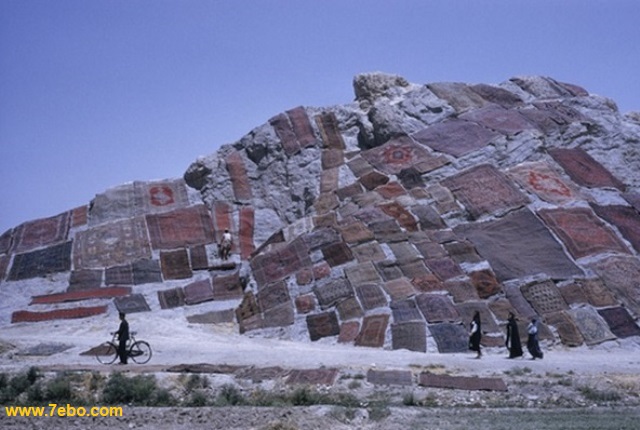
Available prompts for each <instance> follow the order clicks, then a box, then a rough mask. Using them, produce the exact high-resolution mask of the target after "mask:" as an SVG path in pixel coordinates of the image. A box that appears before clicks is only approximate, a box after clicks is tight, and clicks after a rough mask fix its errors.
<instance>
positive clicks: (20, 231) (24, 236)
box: [12, 212, 69, 254]
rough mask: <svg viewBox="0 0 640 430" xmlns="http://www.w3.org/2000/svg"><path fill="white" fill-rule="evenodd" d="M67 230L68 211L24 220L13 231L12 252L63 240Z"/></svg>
mask: <svg viewBox="0 0 640 430" xmlns="http://www.w3.org/2000/svg"><path fill="white" fill-rule="evenodd" d="M68 232H69V212H64V213H61V214H60V215H57V216H53V217H49V218H44V219H39V220H35V221H29V222H26V223H24V224H22V225H20V226H19V227H18V228H16V230H15V232H14V235H13V241H14V243H13V250H12V252H14V253H16V254H17V253H22V252H25V251H30V250H32V249H35V248H42V247H45V246H49V245H55V244H58V243H61V242H64V241H65V240H66V239H67V233H68Z"/></svg>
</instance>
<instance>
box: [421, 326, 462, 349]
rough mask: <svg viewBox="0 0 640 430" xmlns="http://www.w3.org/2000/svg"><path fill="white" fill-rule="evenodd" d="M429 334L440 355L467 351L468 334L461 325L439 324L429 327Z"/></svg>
mask: <svg viewBox="0 0 640 430" xmlns="http://www.w3.org/2000/svg"><path fill="white" fill-rule="evenodd" d="M429 332H431V335H432V336H433V338H434V339H435V341H436V344H437V345H438V351H439V352H441V353H449V352H466V351H468V350H469V334H468V333H467V330H465V328H464V326H463V325H462V324H452V323H440V324H432V325H429Z"/></svg>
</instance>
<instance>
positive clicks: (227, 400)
mask: <svg viewBox="0 0 640 430" xmlns="http://www.w3.org/2000/svg"><path fill="white" fill-rule="evenodd" d="M216 403H217V404H218V405H220V406H236V405H242V404H244V403H245V399H244V396H243V395H242V393H241V392H240V390H239V389H238V387H236V386H235V385H232V384H224V385H223V386H222V387H220V392H219V393H218V398H217V402H216Z"/></svg>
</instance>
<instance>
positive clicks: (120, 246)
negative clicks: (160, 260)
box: [73, 217, 151, 269]
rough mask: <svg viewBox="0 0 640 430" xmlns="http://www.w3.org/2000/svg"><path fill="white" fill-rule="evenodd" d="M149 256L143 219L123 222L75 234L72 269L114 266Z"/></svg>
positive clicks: (124, 220) (138, 218)
mask: <svg viewBox="0 0 640 430" xmlns="http://www.w3.org/2000/svg"><path fill="white" fill-rule="evenodd" d="M150 257H151V249H150V247H149V239H148V235H147V226H146V222H145V220H144V218H143V217H137V218H130V219H123V220H120V221H115V222H112V223H109V224H103V225H99V226H96V227H93V228H90V229H89V230H85V231H81V232H78V234H77V235H76V238H75V240H74V241H73V261H74V267H75V269H80V268H84V269H92V268H96V269H97V268H102V267H111V266H118V265H122V264H127V263H131V262H132V261H134V260H138V259H142V258H150Z"/></svg>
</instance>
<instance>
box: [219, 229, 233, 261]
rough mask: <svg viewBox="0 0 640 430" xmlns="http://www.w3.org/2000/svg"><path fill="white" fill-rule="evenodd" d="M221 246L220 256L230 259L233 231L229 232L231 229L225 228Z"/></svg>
mask: <svg viewBox="0 0 640 430" xmlns="http://www.w3.org/2000/svg"><path fill="white" fill-rule="evenodd" d="M219 248H220V257H221V258H222V259H223V260H226V259H228V258H229V255H230V254H231V233H229V229H225V230H224V233H223V234H222V240H221V241H220V247H219Z"/></svg>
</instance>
